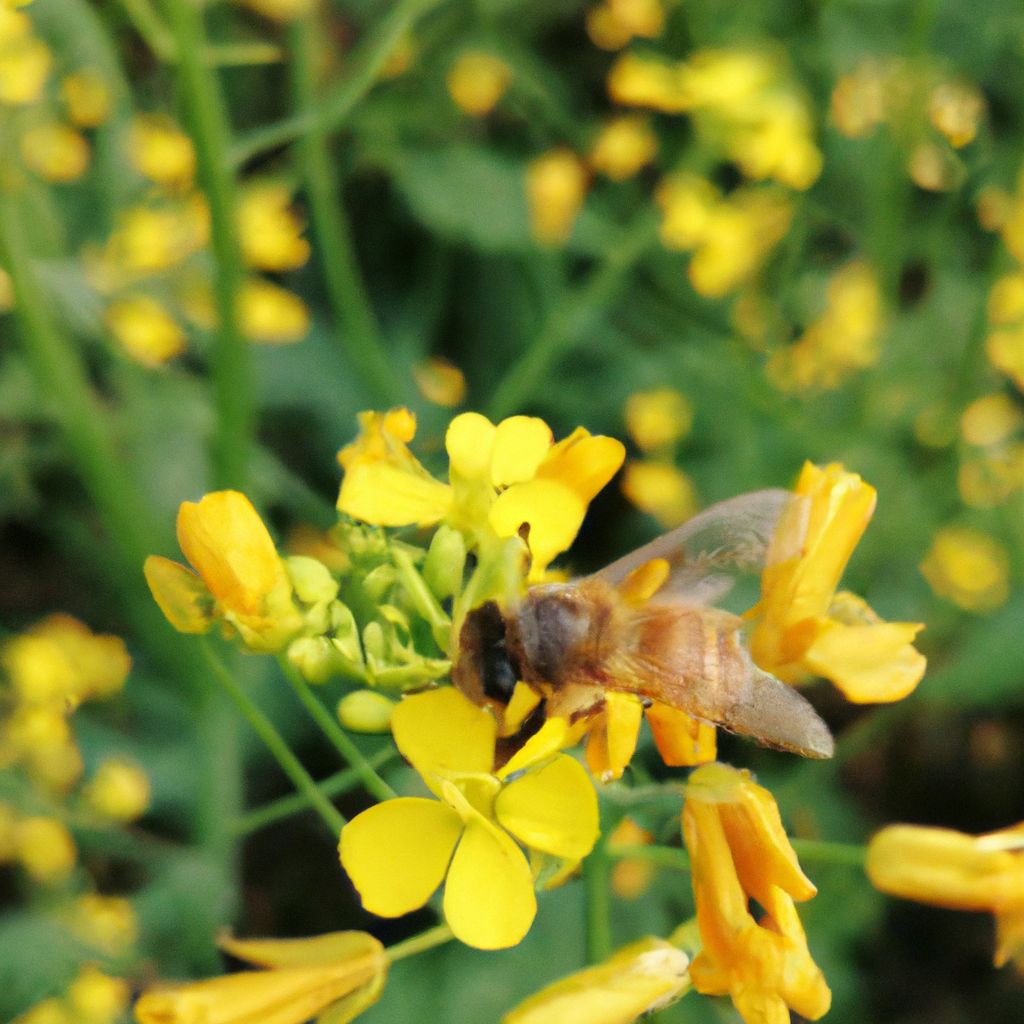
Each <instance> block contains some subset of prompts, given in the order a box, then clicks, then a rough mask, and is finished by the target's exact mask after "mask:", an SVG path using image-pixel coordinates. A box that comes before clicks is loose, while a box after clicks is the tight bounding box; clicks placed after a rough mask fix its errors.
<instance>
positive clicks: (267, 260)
mask: <svg viewBox="0 0 1024 1024" xmlns="http://www.w3.org/2000/svg"><path fill="white" fill-rule="evenodd" d="M291 200H292V196H291V192H290V190H289V189H288V187H287V185H285V184H284V183H283V182H277V181H263V182H257V183H249V184H248V185H246V187H245V188H244V189H243V190H242V194H241V197H240V200H239V204H238V214H237V217H238V238H239V241H240V243H241V247H242V256H243V258H244V259H245V262H246V263H247V264H248V265H249V266H250V267H256V268H258V269H259V270H269V271H274V272H280V271H285V270H295V269H297V268H298V267H301V266H303V265H305V263H306V261H307V260H308V259H309V252H310V249H309V242H307V241H306V239H304V238H303V237H302V230H303V223H302V220H301V218H300V217H299V216H298V214H297V213H296V212H295V211H294V210H293V209H292V206H291Z"/></svg>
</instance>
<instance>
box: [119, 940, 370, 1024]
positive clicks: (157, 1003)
mask: <svg viewBox="0 0 1024 1024" xmlns="http://www.w3.org/2000/svg"><path fill="white" fill-rule="evenodd" d="M221 948H223V949H224V950H225V951H226V952H228V953H230V954H231V955H232V956H236V957H238V958H239V959H240V960H245V961H247V962H249V963H251V964H254V965H256V966H258V967H262V968H266V969H265V970H258V971H239V972H238V973H236V974H228V975H225V976H223V977H220V978H208V979H207V980H205V981H193V982H186V983H184V984H180V985H168V984H160V985H157V986H156V987H155V988H152V989H150V990H149V991H148V992H147V993H146V994H145V995H143V997H142V998H141V999H140V1000H139V1001H138V1002H137V1003H136V1004H135V1019H136V1021H137V1022H138V1024H198V1022H200V1021H201V1022H202V1024H303V1022H305V1021H308V1020H309V1019H310V1018H311V1017H316V1016H318V1015H319V1014H321V1013H322V1012H323V1011H325V1010H328V1009H330V1010H331V1011H332V1012H333V1013H335V1014H336V1015H337V1016H336V1017H334V1018H333V1019H336V1020H344V1021H350V1020H352V1019H353V1018H354V1017H356V1016H357V1015H358V1014H359V1013H361V1012H362V1011H363V1010H365V1009H368V1008H369V1007H370V1006H372V1005H373V1004H374V1003H375V1002H376V1001H377V999H378V998H379V997H380V993H381V992H382V991H383V988H384V982H385V979H386V977H387V968H388V959H387V954H386V953H385V952H384V947H383V946H382V945H381V944H380V943H379V942H378V941H377V940H376V939H375V938H374V937H373V936H372V935H367V934H366V933H365V932H331V933H329V934H327V935H317V936H314V937H312V938H308V939H249V940H238V939H227V940H223V941H222V942H221Z"/></svg>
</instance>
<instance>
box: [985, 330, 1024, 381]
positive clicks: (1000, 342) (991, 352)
mask: <svg viewBox="0 0 1024 1024" xmlns="http://www.w3.org/2000/svg"><path fill="white" fill-rule="evenodd" d="M985 352H986V353H987V354H988V358H989V361H990V362H991V363H992V365H993V366H994V367H995V368H996V369H997V370H999V371H1000V372H1001V373H1005V374H1006V376H1007V377H1009V378H1010V380H1012V381H1013V383H1014V384H1016V385H1017V388H1018V389H1019V390H1021V391H1024V323H1021V324H1015V325H1014V326H1012V327H1004V328H1001V329H1000V330H996V331H993V332H992V333H991V334H990V335H989V336H988V338H987V339H986V340H985Z"/></svg>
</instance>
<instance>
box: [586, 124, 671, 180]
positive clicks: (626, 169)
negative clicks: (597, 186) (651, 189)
mask: <svg viewBox="0 0 1024 1024" xmlns="http://www.w3.org/2000/svg"><path fill="white" fill-rule="evenodd" d="M657 155H658V137H657V135H655V134H654V130H653V129H652V128H651V124H650V121H649V120H648V119H647V118H646V117H642V116H639V115H632V114H631V115H625V116H622V117H616V118H613V119H612V120H611V121H609V122H608V123H607V124H605V126H604V127H603V128H602V129H601V132H600V134H599V135H598V136H597V138H596V139H595V140H594V145H593V146H592V147H591V150H590V157H589V160H590V167H591V169H592V170H593V171H595V172H596V173H598V174H606V175H607V176H608V177H609V178H611V179H612V181H625V180H626V179H627V178H632V177H633V175H635V174H637V173H638V172H639V171H640V170H642V169H643V168H644V167H646V166H647V165H648V164H649V163H651V162H652V161H653V160H654V158H655V157H656V156H657Z"/></svg>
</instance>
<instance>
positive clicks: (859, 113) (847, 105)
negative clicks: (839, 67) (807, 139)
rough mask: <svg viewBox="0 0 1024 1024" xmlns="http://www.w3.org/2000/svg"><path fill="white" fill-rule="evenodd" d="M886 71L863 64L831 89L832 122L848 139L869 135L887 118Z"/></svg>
mask: <svg viewBox="0 0 1024 1024" xmlns="http://www.w3.org/2000/svg"><path fill="white" fill-rule="evenodd" d="M887 82H888V69H887V68H886V67H885V66H884V65H882V64H880V63H879V62H878V61H875V60H866V61H862V62H861V63H860V64H859V65H858V66H857V67H856V68H855V69H854V70H853V71H851V72H850V73H849V74H846V75H843V76H842V77H841V78H840V79H839V81H838V82H836V85H835V88H834V89H833V90H832V123H833V124H834V125H835V126H836V128H837V129H838V130H839V132H840V133H841V134H843V135H845V136H846V137H847V138H849V139H861V138H864V137H866V136H868V135H870V134H871V133H872V132H873V131H874V130H875V129H876V128H877V127H878V126H879V125H880V124H883V123H884V122H885V120H886V117H887V111H886V102H885V93H886V87H887Z"/></svg>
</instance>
